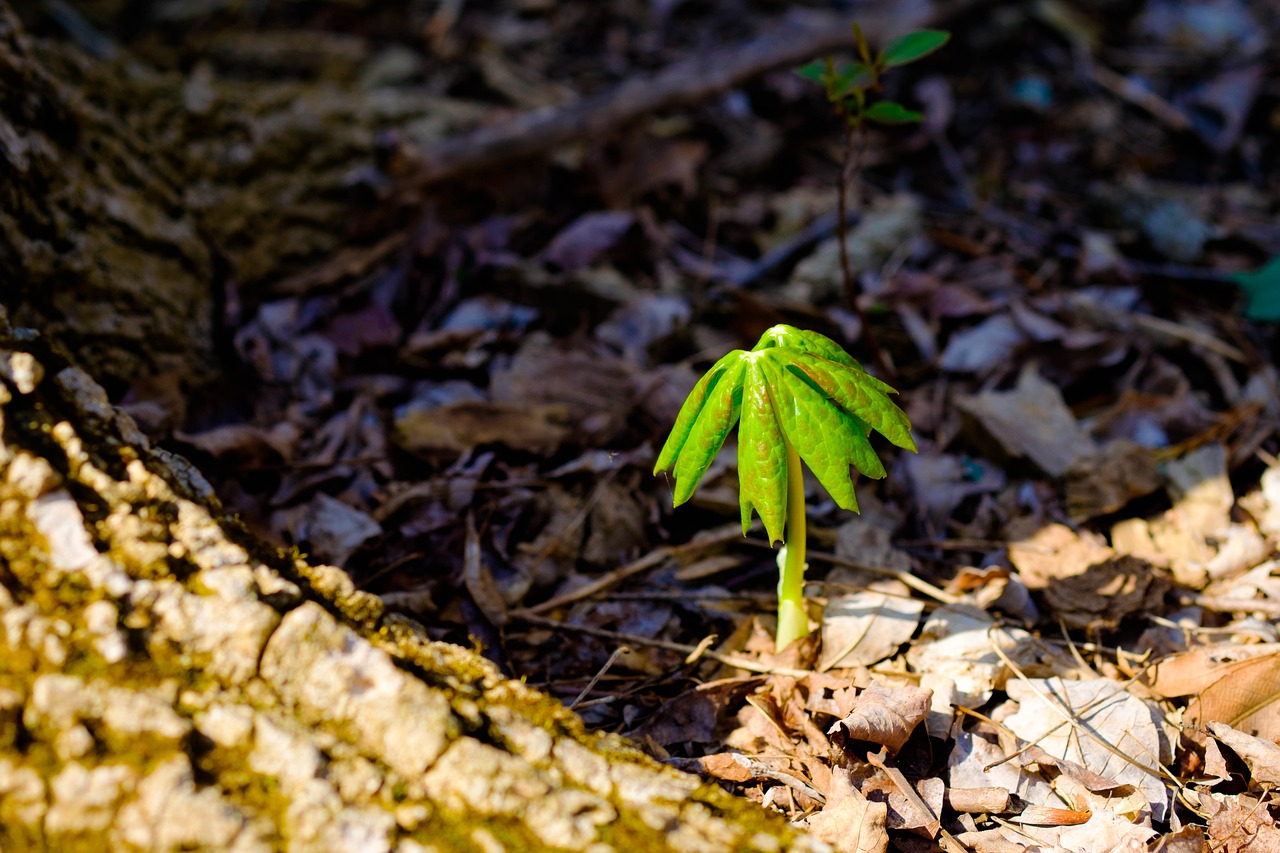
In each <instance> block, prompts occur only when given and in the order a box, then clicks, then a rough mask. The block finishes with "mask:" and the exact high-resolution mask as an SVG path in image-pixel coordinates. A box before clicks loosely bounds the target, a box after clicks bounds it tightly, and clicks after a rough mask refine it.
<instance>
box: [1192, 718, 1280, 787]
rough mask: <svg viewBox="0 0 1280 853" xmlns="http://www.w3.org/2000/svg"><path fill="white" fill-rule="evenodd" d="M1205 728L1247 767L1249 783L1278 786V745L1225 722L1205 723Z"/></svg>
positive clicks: (1279, 757)
mask: <svg viewBox="0 0 1280 853" xmlns="http://www.w3.org/2000/svg"><path fill="white" fill-rule="evenodd" d="M1205 728H1207V729H1208V730H1209V734H1211V735H1213V736H1214V737H1215V738H1217V739H1218V740H1219V741H1221V742H1222V743H1224V744H1226V745H1227V746H1229V747H1230V748H1231V751H1232V752H1234V753H1235V754H1236V755H1238V756H1240V760H1241V761H1243V762H1244V763H1245V766H1246V767H1248V768H1249V784H1250V786H1251V787H1256V788H1274V787H1276V786H1280V746H1276V745H1275V744H1274V743H1272V742H1271V741H1269V740H1263V739H1262V738H1259V737H1254V736H1253V735H1247V734H1245V733H1244V732H1242V731H1239V730H1237V729H1233V728H1232V727H1231V726H1228V725H1227V724H1226V723H1212V722H1211V723H1207V724H1206V725H1205Z"/></svg>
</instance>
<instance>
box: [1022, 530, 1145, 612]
mask: <svg viewBox="0 0 1280 853" xmlns="http://www.w3.org/2000/svg"><path fill="white" fill-rule="evenodd" d="M1009 560H1010V562H1012V563H1013V565H1014V566H1015V567H1016V568H1017V569H1018V572H1019V573H1020V574H1021V576H1022V579H1023V581H1024V582H1025V583H1026V585H1027V586H1028V587H1030V588H1031V589H1040V590H1043V592H1044V596H1045V600H1046V601H1047V602H1048V603H1049V605H1050V607H1052V608H1053V611H1054V612H1055V613H1056V614H1057V615H1058V616H1060V617H1062V619H1063V620H1064V621H1065V622H1066V623H1067V625H1069V626H1071V627H1075V628H1087V627H1091V626H1093V627H1115V626H1116V625H1118V624H1119V622H1120V620H1121V619H1123V618H1125V617H1126V616H1129V615H1131V614H1134V613H1141V612H1146V611H1152V610H1158V609H1159V606H1160V605H1161V603H1162V602H1163V598H1164V594H1165V592H1166V591H1167V590H1168V589H1169V581H1168V578H1167V577H1165V575H1164V573H1162V572H1161V571H1160V570H1159V569H1157V568H1156V567H1154V566H1151V565H1150V564H1149V563H1147V562H1145V561H1144V560H1142V559H1140V558H1138V557H1134V556H1120V555H1117V554H1116V553H1115V552H1114V551H1113V550H1112V549H1110V548H1108V547H1107V546H1106V545H1103V544H1102V543H1100V542H1097V541H1095V540H1093V539H1091V538H1089V537H1088V536H1082V535H1080V534H1077V533H1075V532H1074V531H1072V530H1070V529H1069V528H1067V527H1064V526H1063V525H1060V524H1052V525H1048V526H1046V527H1043V528H1041V529H1040V530H1037V531H1036V533H1035V534H1034V535H1033V536H1032V537H1031V538H1030V539H1025V540H1022V541H1019V542H1016V543H1014V544H1012V545H1010V546H1009Z"/></svg>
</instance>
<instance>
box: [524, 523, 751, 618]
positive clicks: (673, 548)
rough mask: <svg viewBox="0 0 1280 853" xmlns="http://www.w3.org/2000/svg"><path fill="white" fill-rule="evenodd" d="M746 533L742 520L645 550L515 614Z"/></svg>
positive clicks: (570, 599) (559, 602) (585, 594)
mask: <svg viewBox="0 0 1280 853" xmlns="http://www.w3.org/2000/svg"><path fill="white" fill-rule="evenodd" d="M741 535H742V528H741V527H740V526H739V525H738V524H736V523H735V524H727V525H725V526H723V527H719V528H716V529H715V530H712V531H711V532H710V533H709V534H708V535H706V536H703V537H700V538H697V539H694V540H692V541H690V542H686V543H684V544H683V545H668V546H666V547H665V548H656V549H654V550H653V551H650V552H649V553H648V554H645V555H644V556H643V557H641V558H640V559H638V560H635V561H634V562H631V563H628V564H627V565H625V566H623V567H621V568H619V569H614V570H613V571H612V572H609V573H608V574H605V575H602V576H600V577H598V578H596V579H595V580H593V581H591V582H590V583H588V584H586V585H584V586H581V587H579V588H578V589H575V590H573V591H572V592H566V593H564V594H563V595H557V596H556V597H555V598H550V599H547V600H546V601H544V602H542V603H541V604H535V605H533V606H532V607H525V608H522V609H520V610H515V611H512V613H511V615H512V616H520V617H524V616H531V615H534V614H537V613H545V612H547V611H548V610H555V609H556V608H558V607H564V606H565V605H566V604H573V603H574V602H575V601H581V600H582V599H584V598H590V597H591V596H593V595H595V594H596V593H598V592H601V591H602V590H606V589H608V588H609V587H612V586H617V585H618V584H620V583H622V582H623V581H624V580H626V579H627V578H629V577H631V576H632V575H638V574H640V573H641V572H647V571H648V570H649V569H652V568H655V567H657V566H660V565H662V564H663V563H664V562H666V561H667V560H669V559H671V558H672V557H676V556H679V555H680V554H687V553H690V552H696V551H701V550H702V549H703V548H709V547H711V546H713V545H719V544H721V543H722V542H728V541H730V540H731V539H734V538H736V537H738V536H741Z"/></svg>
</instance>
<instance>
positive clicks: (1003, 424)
mask: <svg viewBox="0 0 1280 853" xmlns="http://www.w3.org/2000/svg"><path fill="white" fill-rule="evenodd" d="M956 405H957V406H958V407H959V408H960V409H961V410H962V411H964V412H965V413H967V414H968V415H970V416H971V417H972V418H973V419H974V420H975V421H976V422H977V423H978V424H979V425H980V426H981V427H982V429H983V430H985V432H986V434H987V435H989V436H990V437H991V438H992V439H994V441H995V442H996V443H997V444H998V445H999V448H1000V449H1002V450H1003V451H1004V453H1005V454H1006V455H1008V456H1011V457H1015V458H1016V457H1026V458H1028V459H1030V460H1031V461H1032V462H1034V463H1035V464H1036V465H1037V466H1038V467H1039V468H1040V469H1041V470H1042V471H1044V472H1045V473H1046V474H1049V475H1050V476H1053V477H1061V476H1062V475H1063V474H1065V473H1067V471H1069V470H1070V469H1071V467H1072V465H1074V464H1076V462H1077V461H1078V460H1079V459H1081V458H1083V457H1084V456H1087V455H1088V454H1090V453H1092V452H1093V450H1094V445H1093V441H1092V439H1090V438H1089V436H1088V434H1087V433H1086V432H1085V431H1084V430H1083V429H1081V428H1080V425H1079V424H1078V423H1077V422H1076V419H1075V416H1074V415H1072V414H1071V410H1070V409H1068V408H1067V404H1066V403H1065V402H1063V400H1062V393H1061V392H1060V391H1059V390H1058V389H1057V387H1056V386H1054V385H1051V384H1050V383H1049V382H1047V381H1045V380H1044V379H1043V378H1042V377H1041V376H1040V374H1039V373H1037V372H1036V369H1035V365H1034V364H1030V365H1028V366H1027V367H1025V368H1024V369H1023V371H1022V373H1021V374H1019V376H1018V384H1017V385H1016V386H1015V387H1014V388H1013V389H1012V390H1010V391H984V392H983V393H981V394H976V395H973V396H969V397H960V398H958V399H957V400H956Z"/></svg>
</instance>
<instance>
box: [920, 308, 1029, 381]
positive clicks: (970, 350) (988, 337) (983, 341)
mask: <svg viewBox="0 0 1280 853" xmlns="http://www.w3.org/2000/svg"><path fill="white" fill-rule="evenodd" d="M1026 342H1027V335H1026V334H1025V333H1024V332H1023V331H1022V329H1020V328H1018V325H1017V324H1016V323H1014V322H1013V318H1012V317H1010V316H1009V315H1008V314H993V315H991V316H990V317H988V318H987V319H985V320H983V321H982V322H981V323H979V324H978V325H976V326H974V327H972V328H970V329H965V330H964V331H962V332H957V333H956V334H954V335H952V336H951V339H950V340H949V341H947V346H946V348H945V349H943V351H942V356H941V358H939V360H938V366H939V367H941V368H942V369H943V370H946V371H948V372H951V373H977V374H982V375H986V374H988V373H990V372H991V371H992V370H994V369H995V368H997V367H999V366H1001V365H1003V364H1007V363H1008V362H1009V359H1011V358H1012V357H1013V354H1014V353H1015V352H1017V350H1018V347H1020V346H1022V345H1023V344H1024V343H1026Z"/></svg>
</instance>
